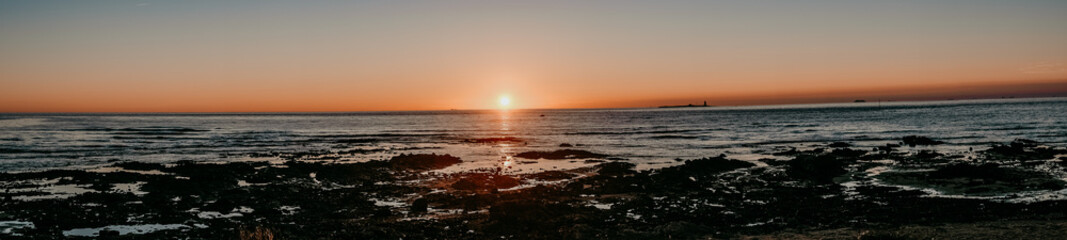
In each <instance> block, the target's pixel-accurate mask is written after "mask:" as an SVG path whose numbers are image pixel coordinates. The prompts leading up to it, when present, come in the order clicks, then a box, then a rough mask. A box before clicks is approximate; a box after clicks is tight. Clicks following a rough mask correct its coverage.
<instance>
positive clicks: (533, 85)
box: [0, 0, 1067, 112]
mask: <svg viewBox="0 0 1067 240" xmlns="http://www.w3.org/2000/svg"><path fill="white" fill-rule="evenodd" d="M1063 12H1067V3H1065V2H1058V1H1041V0H1027V1H1013V2H995V1H959V0H936V1H917V2H909V1H904V2H891V3H890V2H864V3H856V2H835V1H813V2H808V3H796V2H794V1H757V2H659V3H654V2H645V1H607V2H601V1H583V2H571V1H561V2H552V1H538V2H510V1H504V2H500V1H489V2H484V1H458V2H451V3H440V2H419V3H413V2H405V3H397V2H311V3H292V2H276V1H252V2H216V1H183V2H165V1H119V0H103V1H93V2H84V1H71V2H54V3H41V2H39V1H25V2H21V1H11V2H3V3H0V112H279V111H301V112H315V111H389V110H447V109H492V108H496V107H497V100H498V98H499V96H501V95H509V96H511V99H512V106H511V108H610V107H650V106H658V105H677V104H687V103H699V101H703V100H708V101H709V104H712V105H751V104H788V103H813V102H833V101H849V99H857V98H863V99H868V100H871V99H872V98H875V97H884V98H885V99H895V100H925V99H947V98H975V97H980V98H990V97H992V98H995V97H1001V96H1018V97H1024V96H1064V95H1065V94H1067V44H1063V43H1065V42H1067V28H1063V27H1062V23H1064V22H1067V14H1062V13H1063Z"/></svg>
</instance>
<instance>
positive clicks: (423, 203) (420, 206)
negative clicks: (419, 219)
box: [411, 198, 430, 213]
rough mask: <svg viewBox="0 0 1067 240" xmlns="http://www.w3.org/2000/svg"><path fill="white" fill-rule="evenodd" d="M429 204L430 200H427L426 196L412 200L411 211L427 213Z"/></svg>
mask: <svg viewBox="0 0 1067 240" xmlns="http://www.w3.org/2000/svg"><path fill="white" fill-rule="evenodd" d="M429 204H430V203H429V201H427V200H426V199H425V198H419V199H415V201H413V202H411V212H412V213H425V212H426V209H427V208H429Z"/></svg>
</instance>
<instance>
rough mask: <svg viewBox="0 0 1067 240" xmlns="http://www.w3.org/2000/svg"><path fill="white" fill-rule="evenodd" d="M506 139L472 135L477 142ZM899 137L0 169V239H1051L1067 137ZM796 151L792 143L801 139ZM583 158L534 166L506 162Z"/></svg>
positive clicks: (1057, 222) (1057, 221) (1063, 216)
mask: <svg viewBox="0 0 1067 240" xmlns="http://www.w3.org/2000/svg"><path fill="white" fill-rule="evenodd" d="M497 141H503V142H516V141H517V140H515V139H506V138H500V139H474V140H471V141H470V142H472V143H489V144H492V143H495V142H497ZM938 142H939V141H938V140H937V139H930V138H926V137H921V136H909V137H905V138H903V139H900V142H899V143H898V144H887V145H886V146H880V147H875V148H869V149H868V148H862V149H861V148H859V147H854V146H853V145H852V144H850V143H847V142H827V143H825V144H824V145H822V146H816V147H810V146H805V147H800V148H789V149H785V150H783V151H781V152H777V153H774V155H776V156H779V157H781V158H784V159H785V160H782V159H781V158H776V159H770V158H767V159H760V160H755V161H749V160H737V159H734V158H732V157H731V156H729V155H720V156H707V157H704V158H701V159H678V160H677V161H679V162H678V164H676V165H673V166H671V167H666V168H661V169H653V170H640V171H639V170H635V164H632V163H629V162H627V160H626V159H621V158H615V157H612V156H610V155H607V154H603V153H599V152H597V151H596V150H595V149H574V148H571V147H573V146H572V145H570V144H567V145H562V144H561V146H560V148H559V149H557V150H554V151H531V152H523V153H518V154H516V157H515V158H514V159H506V160H502V161H500V162H498V163H497V168H495V169H494V168H483V169H476V170H468V171H460V172H455V171H443V169H447V168H448V167H450V166H454V165H456V164H459V163H462V162H463V161H464V160H463V159H461V158H458V157H455V156H451V155H448V153H447V152H438V153H435V154H402V155H395V156H392V157H389V158H387V159H382V160H375V161H366V162H331V161H329V160H328V159H326V160H322V158H321V157H316V156H312V155H314V153H307V155H308V156H304V157H305V158H309V159H319V160H316V161H297V160H290V161H274V162H271V161H243V162H228V163H208V162H192V161H182V162H176V163H168V164H160V163H144V162H130V161H113V162H111V163H109V164H108V165H107V166H105V167H99V168H95V169H87V170H80V169H71V170H49V171H44V172H21V173H2V174H0V181H2V183H3V186H2V187H3V188H4V192H3V193H2V195H0V196H2V202H0V236H4V238H5V239H6V238H9V237H24V238H58V237H60V236H66V237H72V238H79V237H81V238H95V237H104V238H114V239H146V238H147V239H185V238H213V239H214V238H225V239H232V238H240V237H245V238H260V239H264V238H265V237H264V236H273V237H274V238H275V239H397V238H404V239H427V238H431V239H488V238H494V239H499V238H506V239H663V238H679V239H705V238H757V239H769V238H793V239H824V238H839V239H857V238H859V239H918V238H960V239H996V238H1002V237H1008V236H1015V237H1021V238H1037V239H1040V238H1048V237H1056V236H1062V234H1063V233H1064V230H1063V229H1064V228H1063V226H1064V224H1065V222H1067V199H1065V198H1064V196H1067V194H1064V193H1065V191H1067V183H1065V179H1067V148H1064V146H1050V145H1046V144H1043V143H1039V142H1034V141H1029V140H1023V139H1020V140H1016V141H1013V142H1010V143H1000V144H993V145H989V146H985V147H976V148H975V149H974V150H973V154H968V155H967V156H964V155H948V154H942V153H938V152H934V151H932V150H929V149H926V148H922V147H921V146H922V145H930V144H939V143H938ZM798 149H801V150H798ZM552 162H579V163H587V164H589V167H580V168H574V169H565V170H546V171H540V172H534V173H528V172H510V171H507V169H508V167H510V166H511V165H521V164H544V163H552Z"/></svg>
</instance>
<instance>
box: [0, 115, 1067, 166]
mask: <svg viewBox="0 0 1067 240" xmlns="http://www.w3.org/2000/svg"><path fill="white" fill-rule="evenodd" d="M1064 113H1067V98H1045V99H998V100H966V101H940V102H888V103H886V102H883V103H873V102H870V103H842V104H817V105H781V106H755V107H711V108H676V109H588V110H512V111H428V112H357V113H263V114H0V171H5V172H12V171H32V170H41V169H53V168H92V167H97V166H102V165H106V164H107V162H108V161H109V160H135V161H146V162H173V161H181V160H192V161H216V162H219V161H221V162H225V161H256V160H266V161H285V160H289V159H297V160H306V161H331V162H332V161H339V162H346V161H367V160H374V159H385V158H388V157H390V156H393V155H397V154H401V153H437V154H451V155H455V156H459V157H461V158H462V159H463V160H464V163H463V164H459V165H455V166H453V167H450V168H448V169H445V170H443V171H446V172H447V171H465V170H470V169H477V168H495V167H499V166H502V165H501V164H502V163H504V162H506V163H507V165H508V166H511V167H512V168H510V169H508V171H509V172H531V171H540V170H547V169H553V168H574V167H581V166H587V165H590V164H593V163H585V162H583V161H569V160H541V161H525V160H521V161H520V160H519V159H511V158H510V156H512V155H514V154H516V153H519V152H523V151H532V150H537V151H549V150H556V149H561V147H560V144H563V143H567V144H572V145H575V146H574V147H569V148H574V149H583V150H588V151H592V152H596V153H604V154H609V155H611V156H613V157H616V158H622V159H626V160H628V161H630V162H634V163H637V164H638V168H642V169H648V168H658V167H663V166H669V165H673V164H677V162H676V161H674V159H677V158H682V159H691V158H701V157H708V156H718V155H719V154H726V155H727V156H729V157H731V158H736V159H742V160H753V161H754V160H757V159H760V158H777V157H775V156H773V155H771V153H773V152H776V151H782V150H785V149H788V148H790V147H797V148H801V149H803V148H814V147H819V146H823V145H825V144H827V143H831V142H835V141H842V142H849V143H852V144H854V145H857V146H858V147H860V148H870V147H874V146H881V145H885V144H886V143H897V142H899V139H900V138H901V137H902V136H907V135H923V136H928V137H931V138H934V139H937V140H942V141H945V142H947V144H945V145H939V146H935V148H936V150H938V151H941V152H946V153H958V154H965V155H966V154H969V153H970V148H972V147H973V148H975V149H978V148H983V149H984V146H987V145H989V144H992V143H1005V142H1009V141H1011V140H1013V139H1016V138H1026V139H1032V140H1037V141H1041V142H1045V143H1049V144H1053V145H1064V143H1067V114H1064ZM493 137H514V138H518V139H520V140H521V141H518V142H497V143H471V142H468V141H466V140H468V139H478V138H493ZM513 161H514V164H513Z"/></svg>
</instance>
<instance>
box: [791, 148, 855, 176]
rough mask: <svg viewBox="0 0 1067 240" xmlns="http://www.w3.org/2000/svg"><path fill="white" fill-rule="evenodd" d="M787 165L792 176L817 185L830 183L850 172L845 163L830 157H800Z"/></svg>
mask: <svg viewBox="0 0 1067 240" xmlns="http://www.w3.org/2000/svg"><path fill="white" fill-rule="evenodd" d="M787 165H788V169H787V172H788V173H789V175H790V176H793V177H796V178H801V179H808V180H812V181H814V182H817V183H830V182H832V180H833V178H835V177H837V176H841V175H842V174H845V173H847V172H848V171H846V170H845V165H846V164H845V162H844V161H842V160H840V159H838V158H836V157H834V156H830V155H800V156H797V157H796V158H794V159H793V160H790V161H789V163H788V164H787Z"/></svg>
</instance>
